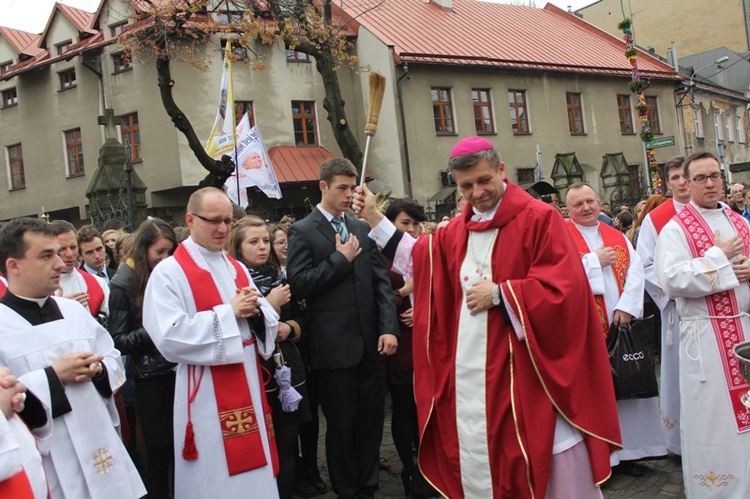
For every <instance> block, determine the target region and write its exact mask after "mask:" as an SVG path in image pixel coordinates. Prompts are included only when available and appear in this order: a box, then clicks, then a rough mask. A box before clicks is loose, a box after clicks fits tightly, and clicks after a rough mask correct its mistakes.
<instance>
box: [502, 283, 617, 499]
mask: <svg viewBox="0 0 750 499" xmlns="http://www.w3.org/2000/svg"><path fill="white" fill-rule="evenodd" d="M505 282H506V284H507V285H508V290H509V291H510V294H511V296H512V297H513V301H514V302H515V303H516V309H517V310H518V312H519V313H518V317H519V318H520V320H521V328H522V329H523V334H524V336H525V337H526V340H525V341H524V343H526V349H527V350H528V351H529V358H530V359H531V364H532V365H533V366H534V371H535V372H536V376H537V378H539V383H541V385H542V388H543V389H544V393H545V394H546V395H547V398H548V399H549V401H550V402H552V405H553V406H554V407H555V409H556V410H557V412H558V413H559V414H560V415H561V416H562V417H563V419H565V421H567V423H568V424H569V425H571V426H572V427H573V428H576V429H578V430H579V431H582V432H583V433H585V434H586V435H590V436H592V437H594V438H596V439H599V440H601V441H603V442H607V443H608V444H611V445H614V446H615V447H619V448H620V449H622V444H619V443H617V442H614V441H612V440H609V439H608V438H605V437H602V436H601V435H597V434H595V433H592V432H591V431H589V430H586V429H584V428H581V427H580V426H578V425H577V424H575V423H574V422H573V421H571V420H570V418H569V417H568V416H566V415H565V413H564V412H562V410H560V406H558V405H557V402H555V399H553V398H552V395H550V393H549V390H548V389H547V385H546V384H545V383H544V379H543V378H542V375H541V374H540V373H539V367H538V366H537V365H536V361H535V360H534V354H533V353H532V352H531V346H530V345H529V340H528V338H529V336H528V334H526V320H525V319H524V316H523V311H522V310H521V305H520V304H519V303H518V297H517V296H516V292H515V290H514V289H513V286H512V285H511V283H510V281H505ZM611 475H612V471H611V470H610V472H609V475H607V477H606V478H605V479H604V480H602V481H601V482H598V483H596V485H597V486H599V485H600V484H602V483H604V482H606V481H607V480H609V477H610V476H611Z"/></svg>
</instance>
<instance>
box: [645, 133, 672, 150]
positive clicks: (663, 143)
mask: <svg viewBox="0 0 750 499" xmlns="http://www.w3.org/2000/svg"><path fill="white" fill-rule="evenodd" d="M645 144H646V149H658V148H660V147H669V146H673V145H674V136H672V137H662V138H660V139H654V140H649V141H647V142H646V143H645Z"/></svg>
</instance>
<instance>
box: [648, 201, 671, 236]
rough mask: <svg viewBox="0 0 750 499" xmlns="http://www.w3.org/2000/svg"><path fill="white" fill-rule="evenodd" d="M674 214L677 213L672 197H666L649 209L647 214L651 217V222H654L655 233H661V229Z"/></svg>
mask: <svg viewBox="0 0 750 499" xmlns="http://www.w3.org/2000/svg"><path fill="white" fill-rule="evenodd" d="M675 215H677V211H676V210H675V207H674V199H667V200H666V201H665V202H663V203H662V204H660V205H659V206H657V207H656V208H654V209H653V210H651V212H650V213H649V216H650V217H651V222H653V224H654V229H656V235H659V234H661V230H662V229H663V228H664V226H665V225H667V222H669V221H670V220H672V218H673V217H674V216H675Z"/></svg>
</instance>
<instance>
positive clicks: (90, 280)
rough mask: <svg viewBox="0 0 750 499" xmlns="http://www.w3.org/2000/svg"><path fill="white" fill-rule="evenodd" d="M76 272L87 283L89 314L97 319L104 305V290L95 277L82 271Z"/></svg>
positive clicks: (77, 270)
mask: <svg viewBox="0 0 750 499" xmlns="http://www.w3.org/2000/svg"><path fill="white" fill-rule="evenodd" d="M74 271H75V272H78V273H79V274H80V275H81V277H83V280H84V281H85V282H86V293H87V294H88V295H89V312H91V315H93V316H94V317H96V314H98V313H99V309H100V308H102V303H104V290H102V287H101V286H100V285H99V281H97V280H96V277H94V276H93V275H91V274H89V273H88V272H86V271H85V270H81V269H74Z"/></svg>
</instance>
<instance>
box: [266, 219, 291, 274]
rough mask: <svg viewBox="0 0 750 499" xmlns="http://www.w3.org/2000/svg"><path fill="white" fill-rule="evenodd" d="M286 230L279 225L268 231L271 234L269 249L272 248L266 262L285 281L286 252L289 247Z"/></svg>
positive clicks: (283, 226)
mask: <svg viewBox="0 0 750 499" xmlns="http://www.w3.org/2000/svg"><path fill="white" fill-rule="evenodd" d="M290 225H291V224H290ZM288 230H289V228H288V227H287V226H285V225H281V224H279V225H273V226H271V228H270V229H268V232H269V234H271V239H270V240H271V247H272V248H273V250H272V251H271V254H270V255H269V257H268V262H269V263H270V264H271V265H273V266H274V267H276V268H277V269H279V274H281V276H282V277H283V278H284V279H286V250H287V248H288V247H289V238H288V236H287V231H288Z"/></svg>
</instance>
